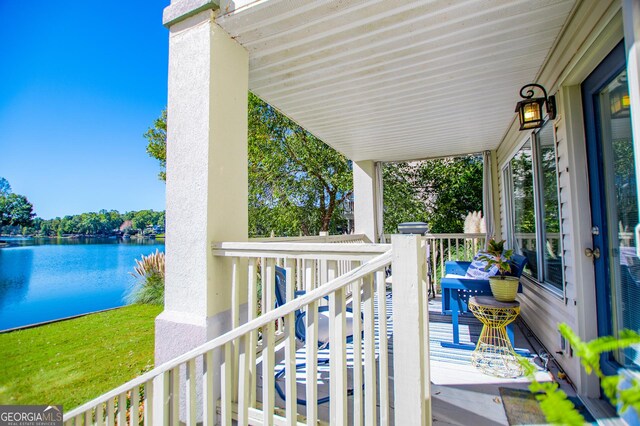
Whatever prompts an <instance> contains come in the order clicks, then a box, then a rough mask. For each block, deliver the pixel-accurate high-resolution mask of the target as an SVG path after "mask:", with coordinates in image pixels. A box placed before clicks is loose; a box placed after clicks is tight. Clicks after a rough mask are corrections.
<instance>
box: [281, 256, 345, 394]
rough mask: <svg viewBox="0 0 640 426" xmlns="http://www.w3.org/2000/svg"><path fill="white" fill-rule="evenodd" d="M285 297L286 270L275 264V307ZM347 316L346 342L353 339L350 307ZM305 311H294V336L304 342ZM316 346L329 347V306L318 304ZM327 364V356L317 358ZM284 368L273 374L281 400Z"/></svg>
mask: <svg viewBox="0 0 640 426" xmlns="http://www.w3.org/2000/svg"><path fill="white" fill-rule="evenodd" d="M305 293H306V291H303V290H298V291H296V292H295V293H294V297H298V296H302V295H304V294H305ZM286 299H287V271H286V270H285V269H284V268H281V267H279V266H276V306H275V307H276V308H277V307H279V306H282V305H284V304H285V303H286ZM325 299H326V300H329V298H328V297H325ZM346 312H347V318H346V342H347V343H351V342H352V341H353V311H352V309H351V308H346ZM306 315H307V314H306V312H302V311H300V310H297V311H296V313H295V318H296V319H295V321H296V324H295V333H296V338H297V339H298V340H300V341H301V342H306V330H307V329H306V326H307V324H306V323H305V318H306ZM317 319H318V347H319V348H321V349H326V348H328V347H329V307H328V306H318V318H317ZM323 364H324V365H328V364H329V358H325V359H318V365H323ZM305 367H306V364H305V363H299V364H296V370H298V369H301V368H305ZM285 372H286V370H285V369H282V370H281V371H279V372H277V373H276V375H275V379H276V382H275V388H276V392H277V393H278V395H279V396H280V398H282V400H283V401H286V399H287V396H286V393H285V392H284V389H282V388H281V387H280V386H279V384H278V379H279V378H281V377H283V376H284V374H285ZM347 394H348V395H352V394H353V389H349V390H348V391H347ZM296 402H297V403H298V404H299V405H305V406H306V405H307V401H306V400H304V399H302V398H296ZM327 402H329V396H325V397H322V398H318V401H317V403H318V404H324V403H327Z"/></svg>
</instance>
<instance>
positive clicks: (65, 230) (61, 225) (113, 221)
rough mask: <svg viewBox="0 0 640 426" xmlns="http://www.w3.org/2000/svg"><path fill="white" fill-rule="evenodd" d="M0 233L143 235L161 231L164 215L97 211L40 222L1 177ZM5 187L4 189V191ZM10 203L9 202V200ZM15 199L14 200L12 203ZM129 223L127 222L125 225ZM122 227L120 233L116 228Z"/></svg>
mask: <svg viewBox="0 0 640 426" xmlns="http://www.w3.org/2000/svg"><path fill="white" fill-rule="evenodd" d="M0 188H5V190H4V192H2V193H0V234H4V235H11V234H21V235H33V236H46V237H55V236H59V237H61V236H64V235H99V236H109V235H114V234H116V233H119V232H123V233H137V232H145V230H146V229H148V228H149V227H153V226H156V229H158V228H157V227H160V228H162V229H164V225H165V212H164V211H154V210H139V211H130V212H126V213H120V212H118V211H117V210H100V211H98V212H89V213H82V214H77V215H67V216H64V217H56V218H53V219H42V218H40V217H37V216H36V215H35V213H34V212H33V205H32V204H31V203H30V202H29V200H28V199H27V198H26V197H24V196H22V195H17V194H13V193H11V192H10V191H11V190H10V186H9V185H8V182H7V181H6V179H4V178H0ZM7 188H8V189H7ZM12 200H13V201H12ZM16 200H18V201H16ZM127 221H129V222H127ZM123 224H125V227H124V229H123V230H122V231H121V230H120V227H121V226H122V225H123Z"/></svg>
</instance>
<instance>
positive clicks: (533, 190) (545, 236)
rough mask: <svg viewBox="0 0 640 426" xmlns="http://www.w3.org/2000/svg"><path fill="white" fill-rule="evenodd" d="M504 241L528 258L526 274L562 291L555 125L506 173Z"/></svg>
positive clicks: (547, 127) (515, 159) (526, 147)
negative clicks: (506, 231) (506, 233)
mask: <svg viewBox="0 0 640 426" xmlns="http://www.w3.org/2000/svg"><path fill="white" fill-rule="evenodd" d="M504 182H505V200H506V203H507V216H508V217H507V223H508V226H507V229H508V240H509V243H510V244H511V246H512V247H513V248H514V250H515V252H516V253H520V254H522V255H523V256H525V257H526V258H527V267H526V268H525V270H524V273H525V275H527V276H529V277H530V278H533V279H534V280H535V281H537V282H539V283H545V285H546V286H547V287H550V288H552V289H554V290H557V291H559V292H562V291H563V286H564V283H563V273H562V271H563V265H562V246H561V233H560V208H559V200H558V196H559V194H558V172H557V163H556V150H555V139H554V135H553V125H552V124H551V122H547V123H546V124H545V125H544V126H543V127H542V128H541V129H540V130H539V131H538V132H537V133H535V134H533V135H532V137H531V138H530V139H529V140H527V142H525V144H524V145H523V146H522V147H521V148H520V149H519V150H518V152H517V153H516V154H515V155H514V156H513V158H512V159H511V160H510V161H509V163H508V164H507V166H506V168H505V170H504Z"/></svg>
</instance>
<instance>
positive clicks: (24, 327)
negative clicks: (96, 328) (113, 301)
mask: <svg viewBox="0 0 640 426" xmlns="http://www.w3.org/2000/svg"><path fill="white" fill-rule="evenodd" d="M126 306H131V305H122V306H116V307H114V308H107V309H101V310H99V311H93V312H86V313H84V314H76V315H71V316H68V317H64V318H57V319H52V320H48V321H41V322H37V323H34V324H27V325H20V326H18V327H12V328H7V329H6V330H0V334H5V333H12V332H14V331H21V330H28V329H30V328H36V327H41V326H43V325H48V324H55V323H57V322H62V321H68V320H72V319H76V318H82V317H86V316H87V315H93V314H100V313H102V312H109V311H113V310H116V309H121V308H124V307H126Z"/></svg>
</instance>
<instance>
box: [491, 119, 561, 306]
mask: <svg viewBox="0 0 640 426" xmlns="http://www.w3.org/2000/svg"><path fill="white" fill-rule="evenodd" d="M547 125H549V126H552V130H553V137H554V144H553V145H554V157H555V163H556V190H557V201H558V216H559V217H558V222H559V228H560V230H559V233H560V236H559V239H560V244H559V250H560V253H562V256H561V262H562V265H561V268H562V271H563V272H564V265H565V264H564V260H565V259H564V248H563V241H562V240H563V238H562V213H561V205H560V179H559V175H558V144H557V139H556V132H555V130H556V129H555V125H554V124H553V122H551V121H549V120H547V121H545V123H544V124H543V126H547ZM539 131H540V130H533V131H530V132H527V133H526V134H525V137H523V138H522V140H521V141H520V142H519V143H518V144H517V145H516V147H515V148H514V149H513V151H512V152H511V153H510V155H509V156H508V160H507V161H506V162H505V164H504V165H503V167H502V182H503V185H502V187H503V199H504V211H505V231H506V233H505V235H506V237H507V238H506V243H507V247H509V248H512V249H513V248H515V247H516V244H515V232H514V231H515V222H514V208H513V176H512V172H511V160H513V158H514V157H515V156H516V154H518V152H520V149H522V147H523V146H524V145H525V144H526V143H527V142H529V143H530V144H531V162H532V167H533V170H532V173H533V198H534V199H533V205H534V222H535V226H536V256H537V261H538V267H537V271H538V274H537V275H538V276H537V277H534V276H531V275H529V274H527V273H523V276H524V277H526V278H527V279H528V280H529V281H531V282H533V283H535V284H537V285H539V286H540V287H541V288H543V289H545V290H547V291H549V292H550V293H552V294H553V295H555V296H557V297H558V298H564V294H565V291H566V280H565V277H564V273H563V274H562V283H561V287H560V288H557V287H556V286H555V285H553V284H551V283H549V282H546V281H545V265H544V250H546V241H545V239H544V238H543V237H544V234H545V230H544V229H543V228H542V223H543V220H542V217H541V214H542V203H543V202H544V201H543V200H542V196H541V194H542V182H541V178H540V162H539V161H538V160H539V159H538V156H539V151H540V146H539V140H538V137H537V134H538V133H539ZM540 242H543V244H540Z"/></svg>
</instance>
